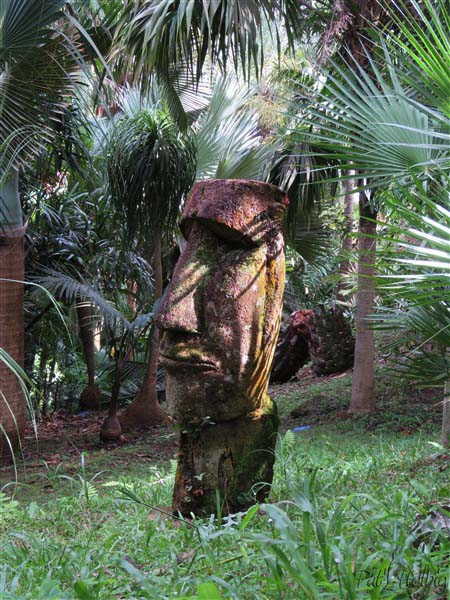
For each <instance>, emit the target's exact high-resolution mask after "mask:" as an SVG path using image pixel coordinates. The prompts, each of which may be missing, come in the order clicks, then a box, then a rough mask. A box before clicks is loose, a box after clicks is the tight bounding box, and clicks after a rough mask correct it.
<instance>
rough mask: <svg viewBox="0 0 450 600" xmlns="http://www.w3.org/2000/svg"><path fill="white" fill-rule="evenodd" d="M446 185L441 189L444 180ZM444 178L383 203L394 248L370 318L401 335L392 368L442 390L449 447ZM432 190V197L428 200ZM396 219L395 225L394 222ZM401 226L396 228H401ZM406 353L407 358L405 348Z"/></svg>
mask: <svg viewBox="0 0 450 600" xmlns="http://www.w3.org/2000/svg"><path fill="white" fill-rule="evenodd" d="M443 181H444V182H445V184H444V185H443V183H442V182H443ZM448 184H449V177H448V174H447V175H446V174H445V173H441V174H440V177H437V178H436V177H435V178H434V180H433V185H432V186H431V190H430V189H429V190H427V192H426V193H425V191H424V190H421V189H418V190H414V189H413V190H408V189H402V190H400V200H401V202H399V198H398V197H396V196H395V195H394V194H392V195H390V196H389V197H388V198H386V199H385V204H386V205H387V207H388V208H389V209H390V212H391V220H390V221H391V222H390V223H385V224H383V229H384V231H383V233H384V234H386V233H388V234H390V237H391V239H392V246H391V247H388V248H386V249H385V251H384V252H383V253H381V255H380V259H379V268H380V270H382V272H384V276H380V277H379V279H378V284H379V293H380V294H381V295H382V297H385V298H386V292H387V293H388V294H389V298H388V299H387V300H388V305H387V306H385V307H383V308H382V309H380V310H379V311H378V312H377V314H376V315H375V316H374V321H375V327H377V328H379V329H383V330H387V331H392V330H397V331H400V332H404V335H403V336H402V337H401V338H400V339H398V340H397V342H396V344H395V346H393V345H391V347H390V350H391V352H392V351H393V350H395V351H397V352H399V354H400V358H398V359H397V360H396V361H393V368H394V370H395V371H396V373H397V374H398V375H400V376H401V377H402V378H403V379H406V380H407V381H410V382H414V383H416V384H417V383H419V384H421V385H424V386H427V387H439V388H442V386H443V388H444V394H443V401H442V406H443V410H442V431H441V441H442V446H443V447H444V448H448V446H449V444H450V353H449V348H450V299H449V288H450V250H449V249H450V211H449V208H450V206H449V202H448ZM430 191H431V195H432V198H430V195H429V194H430ZM396 221H397V222H396ZM398 223H400V226H399V224H398ZM405 346H406V347H408V348H410V350H409V351H408V352H407V353H406V354H405V352H404V348H405Z"/></svg>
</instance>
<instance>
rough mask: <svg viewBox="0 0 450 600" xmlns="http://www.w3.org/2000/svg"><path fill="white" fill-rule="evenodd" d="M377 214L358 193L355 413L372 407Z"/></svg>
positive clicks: (373, 408) (371, 410)
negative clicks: (372, 315) (372, 326)
mask: <svg viewBox="0 0 450 600" xmlns="http://www.w3.org/2000/svg"><path fill="white" fill-rule="evenodd" d="M376 217H377V213H376V211H373V210H372V208H371V206H370V203H369V199H368V198H367V194H366V193H365V192H360V195H359V232H360V237H359V239H358V290H357V292H356V319H355V321H356V336H355V362H354V366H353V383H352V399H351V403H350V409H349V412H350V413H353V414H357V415H361V414H367V413H372V412H374V410H375V342H374V333H373V329H372V328H371V326H370V323H369V321H368V316H369V315H370V314H371V313H372V312H373V302H374V297H375V281H374V274H375V250H376V241H375V239H374V238H372V237H369V236H374V235H375V233H376V223H375V222H373V221H372V219H373V220H375V219H376Z"/></svg>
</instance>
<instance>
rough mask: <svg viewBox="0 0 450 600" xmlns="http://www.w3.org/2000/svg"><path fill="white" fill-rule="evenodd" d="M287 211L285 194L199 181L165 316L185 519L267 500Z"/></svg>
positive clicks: (164, 357)
mask: <svg viewBox="0 0 450 600" xmlns="http://www.w3.org/2000/svg"><path fill="white" fill-rule="evenodd" d="M286 207H287V200H286V198H285V195H284V193H283V192H282V191H281V190H280V189H278V188H276V187H274V186H273V185H269V184H266V183H261V182H257V181H244V180H209V181H202V182H198V183H196V184H195V185H194V188H193V190H192V192H191V194H190V196H189V198H188V200H187V202H186V205H185V208H184V211H183V217H182V221H181V224H180V227H181V230H182V232H183V235H184V236H185V238H186V240H187V245H186V247H185V249H184V251H183V253H182V255H181V257H180V259H179V261H178V263H177V266H176V268H175V272H174V275H173V279H172V281H171V283H170V285H169V288H168V291H167V294H166V298H165V300H164V303H163V305H162V308H161V311H160V314H159V317H158V324H159V327H160V329H161V332H162V339H161V346H160V362H161V364H162V365H163V366H164V367H165V368H166V371H167V379H166V397H167V404H168V413H169V414H170V415H171V416H172V417H173V418H174V419H175V420H176V421H177V422H178V424H179V426H180V431H181V433H180V448H179V453H178V468H177V474H176V480H175V489H174V496H173V509H174V511H179V512H180V513H182V514H185V515H188V514H190V513H194V514H196V515H208V514H212V513H217V512H220V513H221V514H222V515H224V514H227V513H232V512H237V511H239V510H243V509H245V508H247V507H248V506H249V505H250V504H252V503H254V502H255V500H257V501H262V500H263V499H264V497H265V496H266V495H267V493H268V491H269V488H270V483H271V481H272V477H273V463H274V460H275V456H274V448H275V442H276V433H277V429H278V416H277V409H276V406H275V404H274V402H272V400H271V399H270V398H269V396H268V395H267V386H268V381H269V373H270V366H271V362H272V358H273V353H274V349H275V344H276V339H277V335H278V330H279V326H280V316H281V304H282V296H283V287H284V239H283V223H284V217H285V212H286Z"/></svg>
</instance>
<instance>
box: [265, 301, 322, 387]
mask: <svg viewBox="0 0 450 600" xmlns="http://www.w3.org/2000/svg"><path fill="white" fill-rule="evenodd" d="M312 315H313V311H312V310H296V311H295V312H293V313H291V314H290V315H289V317H288V318H287V319H286V322H285V324H284V325H283V326H282V328H281V331H280V335H279V337H278V342H277V347H276V349H275V355H274V357H273V363H272V372H271V374H270V381H271V382H276V383H284V382H285V381H289V379H290V378H291V377H293V376H294V375H295V374H296V373H297V371H298V370H299V369H300V368H301V367H303V366H304V365H305V364H306V363H307V362H308V360H309V349H308V338H309V318H310V317H311V316H312Z"/></svg>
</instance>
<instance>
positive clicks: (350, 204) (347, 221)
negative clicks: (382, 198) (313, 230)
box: [337, 171, 358, 301]
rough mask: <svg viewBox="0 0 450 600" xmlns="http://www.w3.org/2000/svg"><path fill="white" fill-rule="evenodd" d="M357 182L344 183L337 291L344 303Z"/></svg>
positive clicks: (352, 173)
mask: <svg viewBox="0 0 450 600" xmlns="http://www.w3.org/2000/svg"><path fill="white" fill-rule="evenodd" d="M348 174H349V175H355V171H349V173H348ZM355 184H356V181H355V180H354V179H347V180H346V181H345V182H344V190H345V196H344V239H343V242H342V261H341V264H340V269H339V271H340V276H341V278H340V281H339V284H338V289H337V298H338V300H341V301H344V300H345V295H344V291H345V289H346V288H347V284H346V281H345V275H346V273H348V271H349V270H350V265H351V262H350V252H351V250H352V246H353V242H352V233H353V231H354V217H353V214H354V210H355V204H356V202H357V199H358V194H357V193H355V192H354V191H353V190H354V189H355V187H356V185H355Z"/></svg>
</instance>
